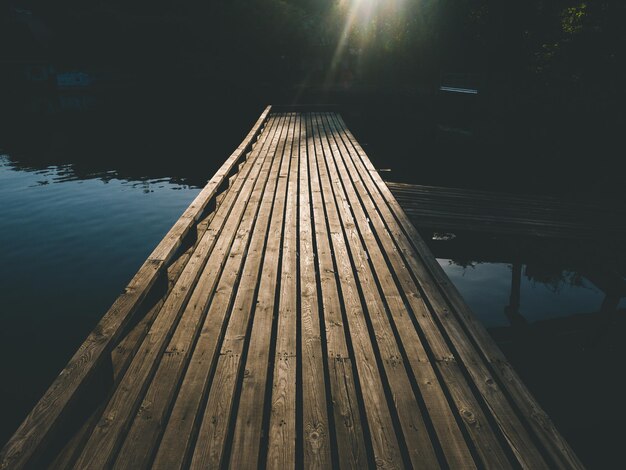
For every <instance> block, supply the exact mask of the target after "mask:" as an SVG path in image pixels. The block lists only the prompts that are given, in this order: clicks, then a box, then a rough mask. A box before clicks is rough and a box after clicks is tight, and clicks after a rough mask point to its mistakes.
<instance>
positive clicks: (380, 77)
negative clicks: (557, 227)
mask: <svg viewBox="0 0 626 470" xmlns="http://www.w3.org/2000/svg"><path fill="white" fill-rule="evenodd" d="M13 3H14V4H13V7H16V6H17V7H20V8H30V9H32V11H33V13H34V14H36V15H38V16H40V17H41V18H42V19H43V21H44V22H45V24H46V25H47V27H48V28H49V29H50V30H51V31H52V34H51V35H50V44H48V46H49V47H48V51H49V54H50V55H51V57H52V60H54V61H55V62H56V63H59V64H66V65H74V66H88V67H100V68H107V67H108V68H111V69H119V70H123V71H127V72H131V73H137V74H144V73H150V74H152V75H157V76H168V75H173V76H181V75H182V76H187V75H189V74H200V73H201V74H205V75H207V76H210V77H213V78H214V79H215V80H216V81H223V82H228V83H241V84H245V83H249V84H251V85H254V84H255V83H259V82H261V83H273V84H276V85H278V86H288V85H295V84H300V83H303V82H307V83H309V82H312V83H317V84H319V81H320V80H321V79H322V78H324V79H326V80H327V81H329V82H330V83H337V81H341V80H342V77H344V78H345V76H346V74H347V75H348V76H349V78H350V80H351V83H353V84H357V85H361V86H365V87H370V88H374V89H379V88H383V89H384V88H390V87H396V88H399V89H407V88H409V89H410V88H411V87H415V86H422V85H424V86H426V85H429V84H432V83H433V82H435V81H437V80H438V77H439V76H440V74H441V73H442V72H469V73H476V74H479V75H480V76H481V77H484V81H485V83H488V84H489V85H490V87H491V88H501V87H514V88H520V87H526V88H528V87H530V88H533V89H540V88H542V87H549V88H554V87H556V88H561V89H568V90H573V91H576V92H577V93H578V92H580V93H583V92H585V93H594V94H599V95H604V94H609V95H611V94H615V93H620V90H621V86H622V83H623V82H624V78H626V77H624V72H623V70H622V69H623V68H624V67H623V65H624V64H625V63H626V28H624V21H625V20H626V2H624V1H623V0H589V1H581V0H526V1H520V0H385V1H382V0H381V1H377V0H217V1H207V0H202V1H200V0H152V1H147V0H131V1H128V0H125V1H122V0H93V1H90V2H84V1H79V0H59V1H57V2H49V1H47V0H31V1H23V2H17V1H16V2H13ZM2 15H3V17H4V18H3V19H2V21H10V20H8V19H7V18H10V12H9V13H7V11H4V12H3V13H2ZM347 25H348V26H347Z"/></svg>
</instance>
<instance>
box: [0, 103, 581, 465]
mask: <svg viewBox="0 0 626 470" xmlns="http://www.w3.org/2000/svg"><path fill="white" fill-rule="evenodd" d="M94 288H97V287H94ZM0 462H1V463H0V467H1V468H2V469H9V468H11V469H13V468H24V467H35V468H42V467H43V468H45V467H51V468H81V469H97V468H113V467H114V468H129V469H136V468H145V467H153V468H164V469H173V468H187V467H189V468H194V469H195V468H218V467H230V468H234V469H240V468H258V467H269V468H279V469H283V468H294V467H298V468H299V467H306V468H331V467H338V468H356V469H361V468H368V467H369V468H372V467H380V468H410V467H413V468H428V469H430V468H452V469H457V468H494V469H506V468H520V467H522V468H528V469H540V468H561V469H571V468H581V467H582V465H581V463H580V462H579V460H578V459H577V457H576V456H575V455H574V453H573V452H572V450H571V449H570V447H569V446H568V444H567V443H566V442H565V441H564V439H563V438H562V437H561V435H560V434H559V432H558V431H557V430H556V429H555V427H554V426H553V424H552V422H551V421H550V419H549V418H548V416H546V414H545V413H544V412H543V411H542V409H541V408H540V406H539V405H538V403H537V402H536V401H535V400H534V398H533V397H532V396H531V394H530V393H529V391H528V390H527V389H526V387H525V386H524V384H522V382H521V381H520V379H519V378H518V376H517V375H516V373H515V372H514V371H513V370H512V369H511V366H510V365H509V364H508V362H507V361H506V359H505V358H504V356H503V355H502V353H501V352H500V350H499V349H498V348H497V347H496V345H495V343H494V342H493V341H492V339H491V338H490V337H489V335H488V334H487V332H486V330H485V329H484V328H483V327H482V326H481V324H480V323H479V322H478V321H477V320H476V319H475V318H474V316H473V315H472V313H471V312H470V311H469V308H468V307H467V305H466V304H465V303H464V301H463V299H462V298H461V297H460V295H459V294H458V292H457V291H456V290H455V288H454V286H453V285H452V284H451V283H450V281H449V280H448V279H447V277H446V276H445V274H444V272H443V270H442V269H441V268H440V266H439V265H438V263H437V262H436V260H435V259H434V258H433V256H432V255H431V254H430V252H429V251H428V249H427V248H426V246H425V245H424V242H423V241H422V239H421V238H420V237H419V235H418V233H417V231H416V230H415V228H414V226H413V225H412V224H411V222H410V221H409V219H408V217H407V215H406V214H405V213H404V212H403V210H402V209H401V208H400V206H399V204H398V203H397V201H396V200H395V199H394V197H393V196H392V194H391V192H390V191H389V189H388V188H387V186H386V185H385V184H384V182H383V181H382V180H381V178H380V177H379V175H378V173H377V172H376V170H375V169H374V167H373V166H372V164H371V162H370V160H369V159H368V157H367V156H366V155H365V153H364V151H363V149H362V148H361V147H360V146H359V144H358V142H357V141H356V140H355V138H354V136H353V135H352V134H351V133H350V132H349V131H348V129H347V128H346V126H345V123H344V122H343V120H342V118H341V117H340V116H339V115H338V114H335V113H330V112H305V111H303V110H300V111H297V112H296V111H289V112H278V111H272V110H271V108H269V107H268V109H266V110H265V111H264V113H263V114H262V115H261V117H260V118H259V120H258V121H257V123H256V124H255V126H254V127H253V129H252V130H251V131H250V133H249V134H248V136H247V137H246V138H245V140H244V141H243V142H242V144H241V145H240V146H239V147H238V149H237V150H236V151H235V152H234V153H233V154H232V155H231V156H230V158H228V160H226V162H225V163H224V165H223V166H222V168H221V169H220V170H219V171H218V172H217V174H216V175H215V176H214V177H213V178H212V179H211V180H210V181H209V183H208V184H207V186H206V187H205V188H204V190H203V191H202V192H201V193H200V194H199V196H198V197H197V199H196V200H195V201H194V202H193V203H192V204H191V206H190V207H189V208H188V209H187V210H186V211H185V213H184V214H183V215H182V217H181V218H180V219H179V220H178V222H177V223H176V224H175V225H174V227H173V228H172V229H171V230H170V232H169V233H168V234H167V235H166V237H165V238H164V239H163V241H162V242H161V243H160V244H159V245H158V246H157V248H156V249H155V250H154V252H153V253H152V254H151V255H150V257H149V258H148V260H147V261H146V262H145V263H144V265H143V266H142V267H141V268H140V270H139V272H138V273H137V274H136V275H135V277H134V278H133V279H132V280H131V282H130V283H129V285H128V287H127V288H126V290H125V292H124V293H123V294H122V295H121V296H120V297H119V298H118V300H117V301H116V302H115V303H114V305H113V306H112V307H111V309H110V310H109V311H108V312H107V313H106V314H105V316H104V317H103V318H102V320H101V321H100V323H99V324H98V326H97V327H96V328H95V329H94V331H93V332H92V333H91V334H90V336H89V337H88V338H87V340H86V341H85V343H84V344H83V345H82V346H81V347H80V349H79V350H78V351H77V353H76V354H75V356H74V357H73V358H72V359H71V360H70V362H69V363H68V365H67V366H66V368H65V369H64V370H63V371H62V372H61V374H60V375H59V376H58V377H57V379H56V380H55V381H54V383H53V384H52V386H51V387H50V389H49V390H48V391H47V392H46V394H45V395H44V396H43V398H42V399H41V400H40V401H39V403H38V404H37V405H36V406H35V408H34V409H33V410H32V411H31V413H30V414H29V415H28V417H27V418H26V420H25V421H24V423H23V424H22V425H21V426H20V428H19V429H18V430H17V431H16V433H15V435H14V436H13V437H12V439H11V440H10V441H9V443H8V444H7V445H6V446H5V448H4V449H3V450H2V454H1V456H0Z"/></svg>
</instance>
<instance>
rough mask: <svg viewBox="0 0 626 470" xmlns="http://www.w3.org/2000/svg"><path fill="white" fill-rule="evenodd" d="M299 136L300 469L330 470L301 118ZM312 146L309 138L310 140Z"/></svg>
mask: <svg viewBox="0 0 626 470" xmlns="http://www.w3.org/2000/svg"><path fill="white" fill-rule="evenodd" d="M301 119H302V121H301V124H300V126H301V133H300V179H299V191H298V198H299V199H298V217H299V220H298V233H299V237H298V241H299V262H300V263H299V268H300V270H299V272H300V308H299V311H300V337H301V344H300V351H299V352H300V354H301V357H302V361H301V364H302V371H301V377H302V400H301V402H302V405H301V406H302V424H301V429H300V430H299V431H300V432H301V433H302V447H303V450H302V452H303V460H304V462H303V463H304V468H307V469H325V468H330V467H331V463H332V461H331V447H330V446H331V442H330V428H329V423H328V413H327V406H326V402H327V400H329V399H330V397H327V396H326V384H325V370H324V356H323V348H322V337H321V331H320V328H321V325H322V323H321V321H322V320H321V317H320V310H319V299H318V297H317V279H316V275H315V251H314V245H313V224H312V215H313V214H312V203H311V196H310V190H311V182H310V179H309V165H308V155H307V152H308V141H309V137H310V131H311V130H310V126H309V125H308V123H307V122H306V115H303V116H302V118H301ZM311 143H312V139H311Z"/></svg>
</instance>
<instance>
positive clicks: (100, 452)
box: [77, 154, 264, 468]
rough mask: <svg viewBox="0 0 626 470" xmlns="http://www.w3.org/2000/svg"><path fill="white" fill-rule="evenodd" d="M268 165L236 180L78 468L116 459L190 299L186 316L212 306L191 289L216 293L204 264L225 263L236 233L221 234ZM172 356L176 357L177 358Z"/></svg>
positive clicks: (253, 167) (234, 220)
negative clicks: (205, 304) (199, 284)
mask: <svg viewBox="0 0 626 470" xmlns="http://www.w3.org/2000/svg"><path fill="white" fill-rule="evenodd" d="M257 155H258V154H257ZM263 161H264V158H261V157H257V158H255V159H254V160H253V161H251V162H250V163H251V164H250V166H249V167H247V168H249V171H250V173H247V174H246V173H242V175H241V178H238V179H237V182H240V183H241V188H240V187H239V186H237V187H236V188H235V187H233V188H231V191H229V194H228V196H227V197H226V199H225V200H224V203H223V204H222V205H221V206H220V209H218V211H217V213H216V215H215V217H214V218H213V220H212V222H211V225H210V227H209V229H208V230H207V232H206V234H205V236H204V237H203V239H202V240H201V241H200V243H199V244H198V247H197V249H196V251H195V253H194V256H193V257H192V259H191V260H190V262H189V263H188V264H187V266H186V267H185V269H184V271H183V273H182V274H181V276H180V278H179V280H178V283H177V284H176V285H175V286H174V289H173V290H172V293H171V294H170V295H169V296H168V298H167V300H166V302H165V304H164V305H163V307H162V309H161V311H160V312H159V315H158V316H157V319H156V320H155V322H154V323H153V324H152V326H151V328H150V332H149V333H148V335H147V336H146V339H145V340H144V341H143V343H142V345H141V347H140V349H139V351H138V352H137V354H136V355H135V357H134V358H133V361H132V363H131V365H130V366H129V368H128V370H127V372H126V374H125V375H124V378H123V379H122V383H121V384H120V386H118V388H117V389H116V390H115V392H114V394H113V396H112V397H111V399H110V401H109V403H108V404H107V407H106V409H105V411H104V414H103V417H102V419H101V420H100V423H99V424H98V426H96V428H95V429H94V430H93V432H92V435H91V437H90V438H89V440H88V441H87V443H86V445H85V448H84V449H83V452H82V453H81V456H80V457H79V459H78V461H77V466H89V467H91V468H96V467H98V466H100V465H102V466H105V465H107V464H108V463H109V462H110V459H112V458H113V457H114V455H115V451H116V449H117V447H118V445H119V444H120V442H121V439H122V438H123V436H124V433H125V430H126V429H128V426H129V424H130V420H131V418H132V417H133V415H134V413H135V412H136V410H137V409H138V406H139V404H140V400H141V398H142V397H143V394H144V392H145V390H146V387H147V386H148V385H149V383H150V379H151V378H152V376H153V374H154V372H155V370H156V368H157V366H158V359H159V358H160V357H161V356H162V354H163V353H164V350H165V347H166V346H167V344H168V341H169V338H170V336H171V334H172V332H173V331H174V328H175V327H176V325H177V323H178V321H179V319H180V317H181V315H182V314H183V312H189V309H185V307H186V305H187V302H188V301H190V300H191V303H190V305H191V306H195V307H196V309H195V310H192V311H191V313H187V316H189V315H193V314H196V313H197V311H199V310H201V305H200V304H202V303H203V302H208V299H206V297H205V298H202V297H201V298H199V299H198V298H197V294H196V298H195V299H191V297H192V295H193V293H195V292H197V291H192V290H191V289H189V286H193V285H195V284H196V282H197V281H198V280H199V279H201V281H202V283H203V285H204V286H205V287H206V290H205V292H207V295H208V294H209V293H210V292H211V289H212V287H213V286H212V283H213V282H214V278H206V277H205V276H201V273H203V270H205V265H208V263H207V260H209V259H212V260H214V261H213V262H212V263H211V267H213V266H214V265H215V264H216V263H217V264H220V263H222V261H221V260H223V259H224V258H225V257H227V255H228V249H229V247H230V243H231V242H232V239H233V237H234V230H230V231H225V232H224V233H225V234H226V235H225V236H224V235H222V230H223V229H224V228H228V227H233V226H234V227H236V226H237V225H238V224H239V222H240V220H241V218H242V216H243V212H244V209H245V200H246V199H247V197H245V196H244V197H237V196H238V195H239V192H240V189H241V193H242V194H243V195H247V194H250V192H251V190H252V185H253V184H254V182H255V181H256V179H257V178H258V175H259V173H260V172H259V170H260V168H259V167H260V166H261V164H262V163H263ZM226 201H228V203H226ZM242 201H243V202H242ZM231 209H232V210H231ZM168 355H170V356H171V355H172V354H168Z"/></svg>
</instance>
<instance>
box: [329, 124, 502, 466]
mask: <svg viewBox="0 0 626 470" xmlns="http://www.w3.org/2000/svg"><path fill="white" fill-rule="evenodd" d="M325 124H326V125H328V127H329V129H330V134H331V135H333V142H334V143H335V146H333V145H332V144H331V147H332V148H333V157H334V163H335V164H336V167H337V169H336V172H335V174H336V175H339V176H340V177H341V179H342V181H343V183H344V186H345V188H346V190H347V193H348V199H349V203H350V207H351V208H352V209H353V211H354V213H355V219H356V221H357V225H358V226H359V227H360V232H361V234H362V237H363V239H364V241H365V243H366V246H367V252H368V254H369V256H370V257H371V259H372V262H373V264H374V266H375V269H376V271H377V276H378V279H379V282H380V284H381V286H382V288H383V291H384V295H385V298H386V300H387V303H388V305H389V309H390V311H391V314H392V318H393V320H394V323H395V325H396V330H397V331H398V333H399V336H400V339H401V342H402V345H403V347H404V350H405V353H406V355H407V357H408V361H409V364H410V366H411V367H412V369H413V371H414V377H415V380H416V382H417V383H418V384H419V387H420V391H421V395H422V397H423V399H424V402H425V405H426V407H427V408H428V412H429V415H430V418H431V421H432V423H433V426H434V428H435V430H436V432H437V435H438V436H439V442H440V443H441V446H442V448H443V451H444V455H445V457H446V460H447V463H448V465H449V466H450V467H451V468H466V467H468V466H472V465H473V459H472V457H471V455H470V451H469V449H468V448H467V446H466V444H465V440H464V437H463V435H462V434H461V432H460V429H459V427H458V425H457V422H458V421H461V422H462V423H463V424H464V427H465V429H466V432H467V433H468V434H469V436H470V437H471V439H472V441H473V442H474V448H475V449H476V452H477V454H478V455H479V456H480V458H481V461H482V465H484V466H485V467H487V468H498V469H504V468H510V467H511V464H510V463H509V461H508V459H507V457H506V454H505V453H504V451H503V450H502V448H501V445H500V442H499V441H498V438H497V436H496V435H495V434H494V432H493V431H492V429H491V427H490V425H489V422H488V420H487V418H486V417H485V416H484V413H483V411H482V409H481V408H480V405H479V404H478V402H477V401H476V399H475V397H474V395H473V393H472V391H471V389H470V387H469V384H468V383H467V381H466V379H465V377H464V376H463V374H462V372H461V370H460V369H459V367H458V365H457V364H456V360H455V358H454V355H453V354H452V353H451V352H450V350H449V348H448V346H447V344H446V343H445V340H444V339H443V337H442V336H441V333H440V332H439V329H438V328H437V326H436V325H435V324H434V323H433V321H432V314H431V313H430V312H429V311H428V309H427V307H426V305H425V304H424V301H423V299H422V298H421V295H420V294H419V290H418V288H417V286H416V285H415V284H414V283H413V280H412V279H411V276H410V274H409V272H408V271H407V268H406V265H405V264H404V262H403V260H402V259H401V257H400V256H399V254H398V252H397V249H396V248H395V245H394V244H393V240H392V239H391V236H390V234H389V232H388V231H387V230H386V228H385V226H384V224H383V222H382V220H381V219H380V216H379V215H378V212H377V210H376V205H375V204H374V201H373V200H372V198H371V197H370V196H369V194H368V193H367V191H366V188H365V187H364V185H363V182H362V181H361V179H360V178H359V177H358V170H357V169H356V167H355V166H354V162H353V161H352V156H351V155H350V148H349V147H348V146H346V143H345V142H344V141H343V140H342V139H341V135H340V133H339V130H338V128H337V126H336V122H335V120H334V119H332V117H331V116H326V120H325ZM370 226H371V228H370ZM373 231H375V232H376V234H377V237H378V239H379V240H380V248H379V246H378V244H377V243H376V240H375V238H374V236H373ZM381 249H382V250H384V252H385V255H386V257H387V258H388V259H389V265H390V268H391V270H393V271H394V273H395V275H396V277H397V279H398V281H397V282H398V286H397V287H396V284H395V283H393V281H392V279H393V278H392V274H391V271H390V270H389V267H387V265H386V264H387V263H386V262H385V260H384V259H382V257H381ZM399 290H402V291H403V294H404V298H405V299H406V302H407V303H408V305H409V306H410V308H411V310H412V312H409V311H408V310H407V308H406V307H405V305H404V302H403V301H402V299H401V298H400V294H399ZM410 314H411V315H412V317H413V318H414V320H415V321H416V322H417V324H418V325H419V328H420V331H421V332H422V335H423V336H424V338H425V340H426V344H427V347H428V349H429V351H430V352H431V354H432V356H433V357H434V362H435V366H436V368H437V370H438V372H439V374H441V377H442V379H441V380H442V381H443V383H441V384H440V383H439V382H440V379H439V378H438V377H437V375H436V373H435V371H434V370H433V368H432V366H431V364H430V359H429V356H428V354H427V352H426V348H424V346H423V345H422V341H421V339H420V337H419V335H418V334H417V331H416V329H415V327H414V325H413V322H412V321H411V319H410V317H409V315H410ZM443 389H447V390H448V392H449V393H450V395H451V398H452V401H453V403H452V404H449V403H448V401H447V398H446V397H445V394H444V391H443ZM450 406H452V407H453V408H454V414H456V419H455V416H454V415H453V414H452V410H451V408H450Z"/></svg>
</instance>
